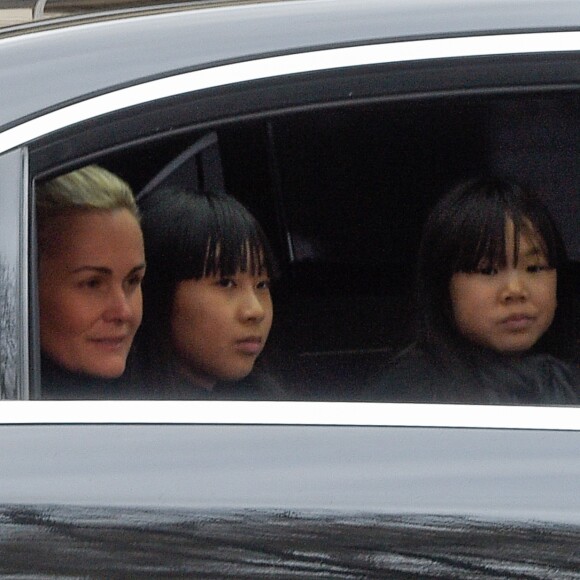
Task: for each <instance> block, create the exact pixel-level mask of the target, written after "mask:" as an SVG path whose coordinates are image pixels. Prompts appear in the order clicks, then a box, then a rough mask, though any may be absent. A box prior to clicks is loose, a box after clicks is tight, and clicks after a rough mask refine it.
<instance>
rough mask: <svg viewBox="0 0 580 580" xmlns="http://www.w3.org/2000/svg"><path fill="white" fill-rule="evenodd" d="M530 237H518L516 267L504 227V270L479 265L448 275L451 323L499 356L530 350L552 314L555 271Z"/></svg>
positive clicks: (510, 238)
mask: <svg viewBox="0 0 580 580" xmlns="http://www.w3.org/2000/svg"><path fill="white" fill-rule="evenodd" d="M538 242H539V240H537V238H536V236H534V235H533V233H530V234H527V235H526V234H525V233H522V234H521V238H520V244H519V252H518V256H517V265H516V264H515V263H514V259H513V248H514V226H513V223H512V222H510V221H508V222H507V224H506V257H507V263H506V265H505V267H502V268H495V267H494V266H493V265H492V264H489V263H487V262H482V263H481V264H480V265H479V268H478V269H477V270H476V271H475V272H456V273H455V274H453V275H452V277H451V281H450V285H449V292H450V296H451V304H452V309H453V316H454V321H455V325H456V327H457V329H458V331H459V333H460V334H461V335H463V336H464V337H465V338H467V339H468V340H469V341H471V342H473V343H475V344H478V345H480V346H483V347H486V348H489V349H492V350H495V351H497V352H500V353H506V354H508V353H518V352H524V351H526V350H528V349H530V348H531V347H532V346H533V345H534V344H535V343H536V342H537V341H538V340H539V339H540V337H541V336H542V335H543V334H544V333H545V332H546V330H548V328H549V327H550V324H552V320H553V319H554V314H555V312H556V270H555V269H553V268H550V267H549V266H548V261H547V259H546V256H545V255H544V253H543V251H542V250H541V248H542V247H543V244H540V243H538Z"/></svg>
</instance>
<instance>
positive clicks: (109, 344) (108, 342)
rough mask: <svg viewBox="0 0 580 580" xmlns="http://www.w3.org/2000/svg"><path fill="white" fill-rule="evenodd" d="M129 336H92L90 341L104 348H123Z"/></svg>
mask: <svg viewBox="0 0 580 580" xmlns="http://www.w3.org/2000/svg"><path fill="white" fill-rule="evenodd" d="M128 339H129V337H128V336H127V335H124V336H109V337H102V338H92V339H91V342H92V343H93V344H95V345H96V346H98V347H100V348H103V349H106V350H119V349H121V348H124V347H125V345H126V343H127V340H128Z"/></svg>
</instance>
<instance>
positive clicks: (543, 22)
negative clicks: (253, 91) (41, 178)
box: [0, 0, 580, 128]
mask: <svg viewBox="0 0 580 580" xmlns="http://www.w3.org/2000/svg"><path fill="white" fill-rule="evenodd" d="M570 29H580V11H578V4H577V0H470V1H469V2H467V3H465V2H462V1H461V0H460V1H457V0H405V1H400V0H365V1H364V2H360V1H356V0H287V1H279V2H251V3H245V2H235V3H231V2H217V3H206V2H192V3H186V4H180V5H178V4H174V5H171V6H166V7H164V8H162V9H160V10H157V9H156V10H154V11H149V12H146V13H144V12H143V11H142V10H122V11H114V12H103V13H99V15H97V16H95V15H93V16H91V17H90V18H87V17H86V16H82V17H79V16H75V17H65V18H59V19H55V20H50V21H47V22H42V23H38V24H34V25H23V26H17V27H10V28H8V29H6V30H5V31H4V32H0V84H1V85H2V87H3V90H2V91H1V92H0V128H6V127H9V126H12V125H15V124H18V122H19V120H24V119H28V118H31V117H34V116H36V115H39V114H41V113H42V112H44V111H48V110H51V109H53V108H55V107H58V106H61V105H62V104H64V103H70V102H74V101H75V100H79V99H82V98H84V97H86V96H89V95H95V94H98V93H101V92H106V91H107V90H110V89H111V88H114V87H120V86H124V85H127V84H133V83H136V82H139V81H144V80H148V79H153V78H156V77H159V76H163V75H165V74H167V72H168V71H177V70H183V71H186V70H193V69H196V68H200V67H203V66H205V65H208V64H214V63H223V62H231V61H233V60H239V59H245V58H252V57H255V56H256V55H265V54H270V55H271V54H284V53H289V52H300V51H304V50H306V49H311V48H329V47H336V46H347V45H356V44H361V43H369V42H371V43H372V42H380V41H396V40H400V39H409V38H425V37H437V36H454V35H455V36H459V35H473V34H478V33H497V32H515V31H518V32H519V31H549V30H570ZM104 63H106V64H104Z"/></svg>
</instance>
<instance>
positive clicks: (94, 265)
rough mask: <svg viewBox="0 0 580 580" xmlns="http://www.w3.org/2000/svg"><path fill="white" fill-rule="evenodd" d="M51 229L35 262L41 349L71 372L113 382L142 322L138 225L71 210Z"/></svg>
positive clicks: (126, 217)
mask: <svg viewBox="0 0 580 580" xmlns="http://www.w3.org/2000/svg"><path fill="white" fill-rule="evenodd" d="M49 227H50V232H46V233H47V234H48V233H49V234H50V235H51V239H50V241H49V242H48V243H47V244H46V245H47V246H48V247H46V248H41V252H40V260H39V304H40V341H41V347H42V351H43V352H44V353H45V354H46V355H48V356H49V357H50V358H51V359H52V360H54V361H55V362H56V363H58V364H59V365H61V366H62V367H64V368H65V369H67V370H69V371H72V372H76V373H83V374H87V375H92V376H97V377H104V378H113V377H118V376H119V375H120V374H121V373H122V372H123V371H124V369H125V363H126V359H127V355H128V353H129V349H130V347H131V343H132V342H133V337H134V336H135V332H136V331H137V328H138V326H139V324H140V323H141V314H142V303H141V280H142V278H143V274H144V272H145V254H144V250H143V236H142V234H141V228H140V226H139V224H138V222H137V220H136V219H135V217H134V216H133V215H132V214H131V213H130V212H129V211H128V210H126V209H120V210H113V211H108V210H103V211H98V210H95V211H86V212H74V213H71V214H69V215H67V216H62V217H59V218H56V219H55V220H54V223H53V224H51V225H50V226H49Z"/></svg>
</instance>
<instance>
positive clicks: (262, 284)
mask: <svg viewBox="0 0 580 580" xmlns="http://www.w3.org/2000/svg"><path fill="white" fill-rule="evenodd" d="M270 286H271V282H270V280H269V279H268V280H260V281H259V282H258V283H257V284H256V288H257V289H258V290H269V289H270Z"/></svg>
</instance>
